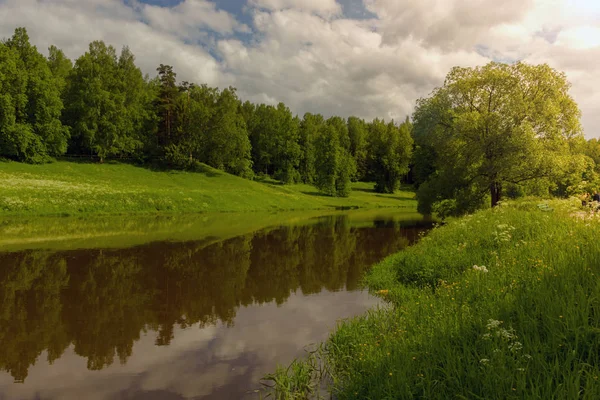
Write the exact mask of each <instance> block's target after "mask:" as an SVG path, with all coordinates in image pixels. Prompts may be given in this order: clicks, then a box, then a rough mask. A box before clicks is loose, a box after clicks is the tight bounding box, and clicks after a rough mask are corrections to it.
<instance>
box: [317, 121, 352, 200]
mask: <svg viewBox="0 0 600 400" xmlns="http://www.w3.org/2000/svg"><path fill="white" fill-rule="evenodd" d="M328 122H329V120H328ZM336 127H338V125H337V124H336V121H335V120H331V123H325V124H324V125H323V127H322V128H321V130H320V131H319V134H318V136H317V138H316V141H315V170H316V172H315V183H314V184H315V186H316V187H317V188H318V189H319V190H320V191H322V192H323V193H325V194H328V195H330V196H339V197H347V196H348V195H349V194H350V181H351V178H352V177H353V176H354V174H356V164H355V162H354V158H352V156H351V155H350V152H349V151H348V150H347V149H346V148H344V146H342V144H341V142H342V140H341V139H343V135H344V131H342V132H340V131H338V130H336ZM346 133H347V131H346Z"/></svg>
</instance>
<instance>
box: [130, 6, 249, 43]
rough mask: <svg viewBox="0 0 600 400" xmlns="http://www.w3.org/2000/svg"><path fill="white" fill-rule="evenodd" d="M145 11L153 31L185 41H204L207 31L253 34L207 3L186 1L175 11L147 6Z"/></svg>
mask: <svg viewBox="0 0 600 400" xmlns="http://www.w3.org/2000/svg"><path fill="white" fill-rule="evenodd" d="M141 9H142V15H143V17H144V18H145V19H146V20H147V21H148V23H149V24H150V26H151V27H153V28H155V29H157V30H160V31H162V32H166V33H170V34H174V35H177V36H180V37H182V38H184V39H197V38H199V37H201V36H202V33H203V29H210V30H212V31H215V32H218V33H228V34H232V33H233V32H234V31H239V32H249V28H248V27H247V26H246V25H243V24H240V23H239V22H238V21H237V20H236V19H235V18H234V17H233V16H232V15H231V14H229V13H227V12H225V11H222V10H217V8H216V6H215V4H214V3H211V2H209V1H206V0H184V1H183V2H182V3H179V4H178V5H177V6H175V7H172V8H168V7H159V6H151V5H143V6H142V7H141Z"/></svg>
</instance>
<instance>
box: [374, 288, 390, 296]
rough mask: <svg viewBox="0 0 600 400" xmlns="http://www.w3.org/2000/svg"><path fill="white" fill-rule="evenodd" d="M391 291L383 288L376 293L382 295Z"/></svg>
mask: <svg viewBox="0 0 600 400" xmlns="http://www.w3.org/2000/svg"><path fill="white" fill-rule="evenodd" d="M389 292H390V291H389V290H388V289H383V290H378V291H377V292H376V293H377V294H381V295H384V296H385V295H386V294H388V293H389Z"/></svg>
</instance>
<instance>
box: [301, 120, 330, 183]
mask: <svg viewBox="0 0 600 400" xmlns="http://www.w3.org/2000/svg"><path fill="white" fill-rule="evenodd" d="M324 123H325V120H324V119H323V116H322V115H320V114H311V113H306V114H304V118H303V119H302V122H300V138H299V141H298V144H299V145H300V149H301V154H302V155H301V156H300V165H299V167H298V172H299V173H300V180H302V182H304V183H313V182H314V180H315V174H316V171H315V140H316V138H317V135H318V134H319V130H320V129H322V127H323V124H324Z"/></svg>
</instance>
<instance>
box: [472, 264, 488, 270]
mask: <svg viewBox="0 0 600 400" xmlns="http://www.w3.org/2000/svg"><path fill="white" fill-rule="evenodd" d="M473 269H474V270H475V271H481V272H488V269H487V268H486V267H485V265H482V266H478V265H473Z"/></svg>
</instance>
